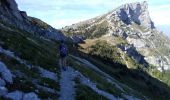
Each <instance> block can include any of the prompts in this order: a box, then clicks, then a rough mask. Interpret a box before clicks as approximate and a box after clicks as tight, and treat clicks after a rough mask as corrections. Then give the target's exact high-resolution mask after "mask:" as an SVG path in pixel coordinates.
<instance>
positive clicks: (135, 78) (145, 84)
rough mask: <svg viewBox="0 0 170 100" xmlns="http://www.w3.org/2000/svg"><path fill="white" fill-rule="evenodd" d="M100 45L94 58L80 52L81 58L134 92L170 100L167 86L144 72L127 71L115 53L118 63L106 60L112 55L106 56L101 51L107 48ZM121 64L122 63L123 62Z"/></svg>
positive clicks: (156, 98)
mask: <svg viewBox="0 0 170 100" xmlns="http://www.w3.org/2000/svg"><path fill="white" fill-rule="evenodd" d="M100 45H101V43H100ZM100 45H99V48H98V49H93V50H92V52H93V53H92V54H93V56H89V55H87V54H84V53H82V52H80V55H79V56H82V57H84V58H86V59H88V60H89V61H91V62H93V64H95V65H97V67H98V68H99V69H101V70H103V71H104V72H106V73H108V74H109V75H111V76H112V77H114V78H116V79H117V80H119V81H120V82H121V83H124V84H127V85H128V86H129V87H131V88H133V89H134V90H137V91H138V92H141V93H142V94H144V95H145V96H147V97H149V98H150V99H152V100H164V99H167V98H170V88H169V87H168V86H167V85H166V84H164V83H162V82H161V81H159V80H157V79H155V78H153V77H151V76H150V75H148V74H147V73H146V72H144V71H140V70H138V69H127V68H126V66H125V65H122V64H123V63H122V64H121V63H117V62H118V61H117V60H120V59H117V56H118V55H117V56H116V55H115V54H117V53H114V54H113V55H115V56H112V57H114V59H116V62H115V61H114V60H113V61H108V60H106V59H108V58H110V55H108V56H107V55H105V53H104V52H102V51H103V50H100V49H107V48H103V47H101V48H100ZM105 45H106V44H105ZM94 46H97V45H94ZM81 49H82V48H81ZM108 49H110V48H108ZM104 51H107V53H108V52H109V51H108V50H104ZM98 52H102V53H98ZM86 53H87V52H86ZM111 54H112V53H111ZM112 57H111V59H112ZM119 62H121V60H120V61H119ZM134 65H135V64H134ZM155 95H157V97H155Z"/></svg>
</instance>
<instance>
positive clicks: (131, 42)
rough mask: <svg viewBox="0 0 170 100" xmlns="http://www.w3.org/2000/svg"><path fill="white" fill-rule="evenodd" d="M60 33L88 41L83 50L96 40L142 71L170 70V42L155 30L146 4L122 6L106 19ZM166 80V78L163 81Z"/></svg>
mask: <svg viewBox="0 0 170 100" xmlns="http://www.w3.org/2000/svg"><path fill="white" fill-rule="evenodd" d="M62 31H63V33H65V34H66V35H68V36H70V37H74V36H77V35H78V36H79V38H82V37H83V38H84V39H87V40H86V41H85V42H86V43H85V45H86V48H87V46H90V45H91V43H92V42H89V40H88V39H91V40H90V41H93V44H95V41H96V40H106V42H107V43H109V44H111V45H114V46H115V47H116V48H117V49H120V50H119V51H120V52H119V53H121V55H124V54H126V55H128V56H129V57H130V58H132V59H134V60H135V61H136V62H137V63H139V64H142V65H144V66H145V67H148V66H155V67H152V68H154V71H158V72H160V73H161V72H162V73H168V72H169V70H170V56H169V55H170V45H169V44H170V40H169V39H168V38H167V37H166V36H164V35H163V33H161V32H159V31H158V30H157V29H156V28H155V26H154V24H153V22H152V20H151V18H150V15H149V12H148V5H147V2H146V1H145V2H142V3H139V2H138V3H130V4H125V5H122V6H120V7H118V8H116V9H115V10H113V11H111V12H109V13H107V14H105V15H102V16H98V17H96V18H92V19H90V20H87V21H84V22H80V23H77V24H73V25H72V26H67V27H65V28H63V30H62ZM94 40H95V41H94ZM84 51H85V52H86V51H87V50H84ZM92 51H93V50H92ZM118 56H119V57H121V56H120V55H118ZM122 59H123V58H122ZM112 60H113V59H112ZM124 60H125V61H124V62H127V61H126V60H127V59H124ZM126 65H127V66H129V65H128V64H127V63H126ZM132 67H133V66H132ZM135 67H136V66H135ZM165 76H166V75H165ZM155 77H161V76H159V75H156V76H155ZM161 80H162V78H161ZM163 80H164V79H163ZM167 80H169V77H166V79H165V80H164V81H166V82H167ZM168 83H169V82H168Z"/></svg>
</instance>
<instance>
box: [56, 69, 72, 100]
mask: <svg viewBox="0 0 170 100" xmlns="http://www.w3.org/2000/svg"><path fill="white" fill-rule="evenodd" d="M74 78H75V72H74V70H73V69H72V68H70V67H68V68H67V70H66V71H63V70H61V79H60V97H59V100H75V88H74V86H75V83H74V81H73V79H74Z"/></svg>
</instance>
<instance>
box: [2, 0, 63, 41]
mask: <svg viewBox="0 0 170 100" xmlns="http://www.w3.org/2000/svg"><path fill="white" fill-rule="evenodd" d="M0 21H1V22H4V23H8V24H10V25H12V26H15V27H17V28H20V29H21V30H24V31H27V32H29V33H31V34H34V35H37V36H41V37H44V38H48V39H53V40H61V39H65V36H64V35H63V34H62V33H61V32H60V31H58V30H56V29H54V28H53V27H51V26H50V25H48V27H44V26H43V25H39V24H38V23H40V22H42V21H40V20H38V19H37V20H35V18H34V19H33V18H31V17H29V16H27V13H26V12H24V11H20V10H19V9H18V6H17V4H16V2H15V0H0ZM42 23H44V22H42ZM44 24H45V23H44ZM1 26H2V25H1Z"/></svg>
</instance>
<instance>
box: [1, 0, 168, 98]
mask: <svg viewBox="0 0 170 100" xmlns="http://www.w3.org/2000/svg"><path fill="white" fill-rule="evenodd" d="M0 5H1V6H0V12H1V13H0V14H1V16H0V17H1V18H2V19H1V21H0V100H56V99H57V100H168V99H170V88H169V86H168V85H167V84H165V83H163V82H162V81H160V80H158V79H156V78H154V77H152V76H151V75H149V74H148V73H151V74H153V75H154V76H160V78H164V79H162V80H164V81H165V79H167V78H168V77H169V74H168V73H169V72H164V73H167V74H165V75H166V76H161V75H162V74H160V73H159V72H156V71H155V70H152V69H153V68H152V69H151V70H150V69H143V67H144V66H145V67H146V66H147V65H148V63H147V62H144V60H142V61H143V62H137V61H136V60H135V57H136V59H137V58H141V59H142V57H143V56H142V54H140V53H138V52H137V50H136V48H135V47H133V48H132V47H131V45H130V44H129V42H128V40H126V39H125V38H124V37H121V35H120V36H119V35H113V36H111V37H109V38H108V37H107V36H102V37H101V35H106V34H107V33H103V32H109V31H110V30H108V31H106V30H104V31H102V29H105V28H106V26H107V25H108V24H107V23H106V22H103V23H100V25H99V26H95V29H94V31H95V32H94V35H93V36H89V35H90V34H89V33H88V32H87V33H88V34H89V35H87V36H89V37H88V38H91V39H87V40H86V41H84V44H83V43H82V44H79V45H77V44H75V43H74V44H73V42H70V41H66V44H67V46H68V49H69V56H68V58H67V61H68V62H67V65H68V68H67V70H66V71H63V70H60V64H59V51H58V47H59V41H58V40H61V39H65V36H64V35H62V34H61V33H60V32H59V33H58V30H55V29H53V28H52V27H51V26H49V25H48V24H47V23H45V22H42V21H41V20H39V19H37V18H34V17H28V16H26V15H25V13H24V12H20V11H19V10H18V8H17V4H16V3H15V1H14V0H0ZM21 13H22V14H21ZM20 14H21V16H20ZM23 14H24V15H23ZM23 16H25V18H26V19H23ZM105 16H106V15H105ZM102 18H104V17H102ZM12 20H13V21H12ZM98 21H100V20H98ZM83 23H84V22H83ZM82 25H83V24H82ZM96 25H97V24H96ZM148 27H149V26H148ZM90 28H91V27H89V29H90ZM150 28H152V27H151V26H150ZM83 29H84V28H82V30H83ZM96 29H97V30H100V29H101V30H100V31H102V32H101V33H100V31H97V30H96ZM39 30H41V31H39ZM53 31H54V32H53ZM77 31H79V30H77ZM49 32H52V33H49ZM55 32H57V33H55ZM71 32H73V31H71ZM98 32H99V33H98ZM48 33H49V34H48ZM74 34H76V33H74V32H73V35H74ZM84 34H86V33H81V34H79V35H80V36H82V35H84ZM60 36H61V37H60ZM84 36H85V35H84ZM87 36H85V37H86V38H87ZM56 37H57V39H56ZM96 37H97V38H96ZM78 38H79V36H77V38H76V39H78ZM162 38H164V37H163V36H162ZM72 39H75V38H72ZM80 40H81V39H80ZM106 40H108V41H106ZM112 42H113V43H112ZM124 46H126V48H125V50H126V52H124V50H123V49H124ZM132 49H133V50H134V51H133V52H132ZM130 54H135V55H136V56H130ZM149 68H151V67H149ZM159 74H160V75H159ZM168 82H169V80H167V82H166V83H168Z"/></svg>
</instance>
